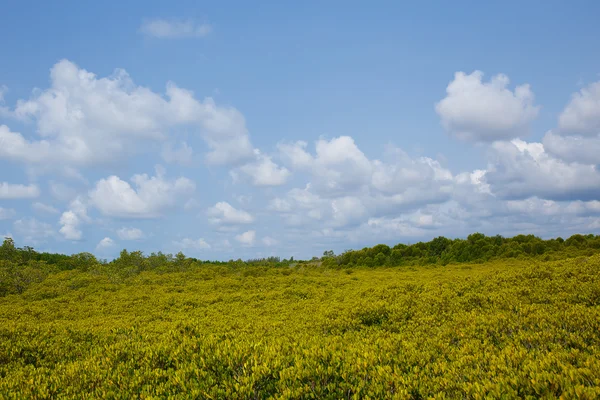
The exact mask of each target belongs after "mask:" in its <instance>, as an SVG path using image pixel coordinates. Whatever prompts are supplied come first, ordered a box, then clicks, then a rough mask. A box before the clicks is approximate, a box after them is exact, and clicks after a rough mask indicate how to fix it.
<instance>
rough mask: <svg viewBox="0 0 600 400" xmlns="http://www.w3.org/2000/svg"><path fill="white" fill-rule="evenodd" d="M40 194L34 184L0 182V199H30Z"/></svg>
mask: <svg viewBox="0 0 600 400" xmlns="http://www.w3.org/2000/svg"><path fill="white" fill-rule="evenodd" d="M39 195H40V189H39V188H38V187H37V186H36V185H22V184H13V183H8V182H0V199H5V200H7V199H31V198H34V197H38V196H39Z"/></svg>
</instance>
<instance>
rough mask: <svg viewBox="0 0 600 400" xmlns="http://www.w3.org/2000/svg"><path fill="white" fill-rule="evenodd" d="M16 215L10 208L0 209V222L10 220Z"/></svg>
mask: <svg viewBox="0 0 600 400" xmlns="http://www.w3.org/2000/svg"><path fill="white" fill-rule="evenodd" d="M16 214H17V213H16V212H15V210H13V209H12V208H3V207H0V221H1V220H3V219H12V218H13V217H14V216H15V215H16Z"/></svg>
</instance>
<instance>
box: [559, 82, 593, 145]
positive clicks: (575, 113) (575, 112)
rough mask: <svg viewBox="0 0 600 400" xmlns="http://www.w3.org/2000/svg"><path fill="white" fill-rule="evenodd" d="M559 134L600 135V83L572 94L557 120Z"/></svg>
mask: <svg viewBox="0 0 600 400" xmlns="http://www.w3.org/2000/svg"><path fill="white" fill-rule="evenodd" d="M558 127H559V130H560V132H562V133H569V134H578V135H584V136H589V135H592V136H597V135H598V134H600V81H599V82H594V83H592V84H590V85H589V86H587V87H584V88H582V89H581V90H580V91H579V92H578V93H575V94H573V96H572V97H571V101H570V102H569V104H567V106H566V107H565V109H564V110H563V112H562V113H561V114H560V116H559V119H558Z"/></svg>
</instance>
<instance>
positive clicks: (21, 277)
mask: <svg viewBox="0 0 600 400" xmlns="http://www.w3.org/2000/svg"><path fill="white" fill-rule="evenodd" d="M599 250H600V235H593V234H589V235H580V234H577V235H573V236H571V237H569V238H568V239H566V240H565V239H563V238H560V237H559V238H556V239H549V240H543V239H541V238H539V237H536V236H534V235H518V236H514V237H512V238H505V237H502V236H500V235H496V236H486V235H484V234H482V233H473V234H471V235H469V236H468V237H467V238H466V239H448V238H445V237H442V236H440V237H437V238H435V239H433V240H431V241H429V242H418V243H415V244H412V245H405V244H397V245H395V246H394V247H390V246H388V245H385V244H378V245H376V246H373V247H366V248H364V249H362V250H347V251H345V252H343V253H342V254H338V255H336V254H335V253H334V252H333V251H332V250H329V251H325V252H324V253H323V256H322V257H313V258H312V259H311V260H294V259H293V257H292V258H290V259H281V258H279V257H269V258H261V259H251V260H246V261H243V260H241V259H238V260H229V261H203V260H199V259H196V258H191V257H186V256H185V255H184V254H183V253H181V252H180V253H177V254H176V255H172V254H164V253H161V252H158V253H151V254H148V255H146V254H144V253H143V252H141V251H131V252H130V251H127V250H123V251H121V253H120V255H119V257H117V258H116V259H114V260H112V261H106V260H99V259H97V258H96V257H95V256H94V255H93V254H91V253H78V254H73V255H65V254H54V253H45V252H37V251H35V250H34V249H33V248H32V247H29V246H25V247H17V246H16V245H15V243H14V241H13V239H11V238H6V239H5V240H4V242H3V244H2V246H0V296H5V295H7V294H13V293H16V294H18V293H22V292H23V291H25V290H26V289H27V287H28V286H30V285H31V284H33V283H35V282H41V281H42V280H44V279H45V277H46V276H47V275H48V274H51V273H56V272H60V271H67V270H78V271H82V272H92V273H98V274H108V275H110V276H111V277H112V278H113V279H114V280H116V281H120V280H123V279H126V278H127V277H130V276H133V275H137V274H139V273H141V272H143V271H158V272H176V271H186V270H189V269H191V268H196V267H201V266H206V265H212V266H221V267H234V268H240V267H244V266H262V267H283V266H298V265H313V266H321V267H326V268H352V267H367V268H375V267H402V266H412V265H432V266H435V265H439V266H444V265H448V264H452V263H482V262H486V261H491V260H501V259H511V258H517V259H523V258H538V259H540V260H543V261H550V260H558V259H563V258H570V257H578V256H590V255H592V254H594V253H597V252H598V251H599Z"/></svg>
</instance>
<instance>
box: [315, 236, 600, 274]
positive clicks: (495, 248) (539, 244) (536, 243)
mask: <svg viewBox="0 0 600 400" xmlns="http://www.w3.org/2000/svg"><path fill="white" fill-rule="evenodd" d="M599 250H600V235H592V234H589V235H579V234H577V235H573V236H571V237H570V238H568V239H566V240H564V239H563V238H560V237H559V238H556V239H549V240H543V239H541V238H539V237H537V236H534V235H517V236H515V237H512V238H505V237H502V236H500V235H496V236H486V235H484V234H482V233H473V234H471V235H469V236H468V237H467V239H448V238H445V237H443V236H440V237H437V238H435V239H433V240H431V241H429V242H418V243H415V244H412V245H405V244H397V245H395V246H394V247H389V246H387V245H385V244H378V245H376V246H373V247H366V248H364V249H362V250H347V251H345V252H344V253H342V254H340V255H335V254H334V253H333V251H331V250H330V251H326V252H325V253H324V254H323V257H322V258H321V261H322V263H323V264H325V265H328V266H335V265H338V266H367V267H378V266H402V265H426V264H439V265H447V264H450V263H467V262H485V261H490V260H498V259H509V258H531V257H536V258H537V257H540V258H542V259H543V260H546V261H549V260H555V259H560V258H568V257H576V256H586V255H592V254H594V253H595V252H598V251H599Z"/></svg>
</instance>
